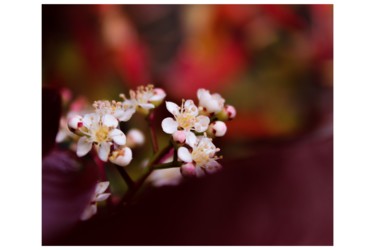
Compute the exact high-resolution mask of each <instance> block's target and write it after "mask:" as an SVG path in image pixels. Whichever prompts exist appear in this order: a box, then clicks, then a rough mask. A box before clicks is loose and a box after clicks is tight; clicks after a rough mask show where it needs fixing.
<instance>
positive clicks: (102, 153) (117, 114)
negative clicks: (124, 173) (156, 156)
mask: <svg viewBox="0 0 375 250" xmlns="http://www.w3.org/2000/svg"><path fill="white" fill-rule="evenodd" d="M165 96H166V94H165V92H164V91H163V90H162V89H158V88H156V89H154V88H153V86H152V85H148V86H147V87H143V86H141V87H138V89H137V90H136V91H133V90H130V98H129V99H127V98H126V97H125V95H124V94H121V95H120V97H122V98H123V99H124V100H123V102H120V101H111V102H110V101H108V100H102V101H95V102H94V104H93V107H94V109H95V112H94V113H89V114H86V115H84V116H83V117H82V116H81V115H74V116H73V117H70V119H69V121H68V128H69V129H70V131H72V132H73V133H75V134H76V135H78V136H79V137H80V138H79V140H78V143H77V156H79V157H82V156H84V155H86V154H87V153H88V152H90V151H91V149H92V147H93V145H94V147H95V149H96V150H97V153H98V157H99V159H101V160H102V161H104V162H106V161H108V159H109V160H110V161H111V162H112V163H114V164H116V165H119V166H127V165H128V164H129V163H130V162H131V160H132V158H133V154H132V150H131V148H132V147H134V146H136V145H138V144H143V142H144V137H143V134H142V133H141V132H140V131H139V130H131V131H129V133H128V137H129V136H130V138H129V139H130V140H127V136H126V135H125V134H124V133H123V132H122V131H121V130H120V129H119V122H125V121H129V120H130V118H131V117H132V116H133V114H134V113H135V112H136V111H139V112H140V113H142V114H148V112H149V111H150V110H151V109H154V108H155V107H157V106H158V105H160V103H161V102H162V101H163V99H164V98H165Z"/></svg>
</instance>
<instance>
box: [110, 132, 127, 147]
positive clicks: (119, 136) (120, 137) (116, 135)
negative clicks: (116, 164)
mask: <svg viewBox="0 0 375 250" xmlns="http://www.w3.org/2000/svg"><path fill="white" fill-rule="evenodd" d="M108 136H109V137H110V138H112V140H113V141H114V142H115V143H116V144H117V145H120V146H122V145H125V143H126V136H125V134H124V133H123V132H122V131H121V130H119V129H117V128H116V129H112V130H111V131H110V132H109V134H108Z"/></svg>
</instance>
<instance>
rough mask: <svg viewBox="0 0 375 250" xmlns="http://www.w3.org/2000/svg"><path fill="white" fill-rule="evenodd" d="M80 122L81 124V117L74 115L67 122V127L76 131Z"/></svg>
mask: <svg viewBox="0 0 375 250" xmlns="http://www.w3.org/2000/svg"><path fill="white" fill-rule="evenodd" d="M80 122H82V116H80V115H74V116H72V117H71V118H70V119H69V120H68V127H70V128H72V129H77V128H78V124H79V123H80Z"/></svg>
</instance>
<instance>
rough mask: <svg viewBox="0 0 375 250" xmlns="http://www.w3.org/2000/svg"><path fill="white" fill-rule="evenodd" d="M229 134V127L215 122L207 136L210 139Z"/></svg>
mask: <svg viewBox="0 0 375 250" xmlns="http://www.w3.org/2000/svg"><path fill="white" fill-rule="evenodd" d="M226 132H227V125H225V123H224V122H222V121H214V122H212V123H211V124H210V126H209V127H208V130H207V134H208V135H209V136H210V137H221V136H224V135H225V133H226Z"/></svg>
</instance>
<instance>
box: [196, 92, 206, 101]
mask: <svg viewBox="0 0 375 250" xmlns="http://www.w3.org/2000/svg"><path fill="white" fill-rule="evenodd" d="M205 92H208V91H207V90H205V89H198V91H197V97H198V100H199V101H200V99H201V98H202V97H203V94H204V93H205Z"/></svg>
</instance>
